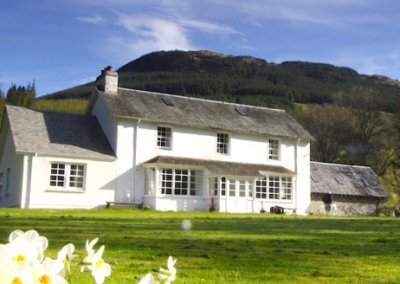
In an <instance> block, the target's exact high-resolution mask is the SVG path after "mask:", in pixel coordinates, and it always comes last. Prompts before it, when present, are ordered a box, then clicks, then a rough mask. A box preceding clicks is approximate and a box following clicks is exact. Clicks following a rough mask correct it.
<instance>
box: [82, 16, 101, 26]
mask: <svg viewBox="0 0 400 284" xmlns="http://www.w3.org/2000/svg"><path fill="white" fill-rule="evenodd" d="M78 20H79V21H80V22H82V23H87V24H102V23H105V22H106V20H105V18H104V17H102V16H99V15H95V16H86V17H78Z"/></svg>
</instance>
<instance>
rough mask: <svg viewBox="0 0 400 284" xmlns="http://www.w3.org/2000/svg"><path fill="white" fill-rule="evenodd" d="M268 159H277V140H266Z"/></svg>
mask: <svg viewBox="0 0 400 284" xmlns="http://www.w3.org/2000/svg"><path fill="white" fill-rule="evenodd" d="M268 159H270V160H279V141H278V140H275V139H269V140H268Z"/></svg>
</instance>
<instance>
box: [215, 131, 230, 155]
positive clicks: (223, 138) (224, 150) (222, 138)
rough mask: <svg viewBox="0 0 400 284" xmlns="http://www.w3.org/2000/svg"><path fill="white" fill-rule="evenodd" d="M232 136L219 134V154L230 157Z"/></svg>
mask: <svg viewBox="0 0 400 284" xmlns="http://www.w3.org/2000/svg"><path fill="white" fill-rule="evenodd" d="M229 144H230V135H229V134H228V133H223V132H218V133H217V153H219V154H223V155H229V150H230V149H229Z"/></svg>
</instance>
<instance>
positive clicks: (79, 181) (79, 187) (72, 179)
mask: <svg viewBox="0 0 400 284" xmlns="http://www.w3.org/2000/svg"><path fill="white" fill-rule="evenodd" d="M56 166H57V167H56ZM60 166H62V167H60ZM86 168H87V165H86V164H82V163H65V162H51V163H50V166H49V169H50V170H49V175H48V176H49V188H50V190H55V191H67V192H83V191H85V185H86V175H87V174H86ZM74 172H75V174H74ZM55 183H56V184H55ZM58 183H62V184H58ZM74 183H75V185H74Z"/></svg>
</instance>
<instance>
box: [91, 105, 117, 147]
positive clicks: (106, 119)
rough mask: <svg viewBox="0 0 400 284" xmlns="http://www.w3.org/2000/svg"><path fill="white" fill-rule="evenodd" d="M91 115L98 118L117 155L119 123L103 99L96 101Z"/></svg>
mask: <svg viewBox="0 0 400 284" xmlns="http://www.w3.org/2000/svg"><path fill="white" fill-rule="evenodd" d="M91 115H93V116H95V117H96V118H97V121H98V122H99V124H100V126H101V129H102V130H103V132H104V134H105V136H106V137H107V140H108V143H110V146H111V148H112V149H113V150H114V153H115V152H116V149H117V131H118V128H117V122H116V120H115V119H114V117H113V116H112V114H111V111H110V109H109V108H108V107H107V105H106V104H105V102H104V101H103V100H102V99H96V101H95V102H94V105H93V108H92V112H91Z"/></svg>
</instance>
